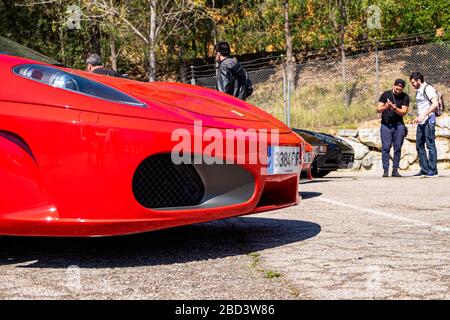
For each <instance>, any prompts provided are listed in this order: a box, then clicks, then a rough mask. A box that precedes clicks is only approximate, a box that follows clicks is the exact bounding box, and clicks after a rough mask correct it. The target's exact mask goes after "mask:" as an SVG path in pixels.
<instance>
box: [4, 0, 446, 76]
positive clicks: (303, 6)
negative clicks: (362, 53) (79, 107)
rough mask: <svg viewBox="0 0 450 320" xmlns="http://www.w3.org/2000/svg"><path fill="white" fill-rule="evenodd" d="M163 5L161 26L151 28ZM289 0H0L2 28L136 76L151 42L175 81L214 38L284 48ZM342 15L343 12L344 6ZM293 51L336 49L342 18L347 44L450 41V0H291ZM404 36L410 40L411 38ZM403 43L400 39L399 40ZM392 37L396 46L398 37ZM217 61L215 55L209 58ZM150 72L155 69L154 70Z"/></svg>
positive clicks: (65, 55) (259, 48) (268, 49)
mask: <svg viewBox="0 0 450 320" xmlns="http://www.w3.org/2000/svg"><path fill="white" fill-rule="evenodd" d="M151 3H154V4H156V15H155V17H156V34H153V35H152V33H151V25H152V19H151ZM283 3H284V1H283V0H19V1H13V0H2V1H0V35H2V36H5V37H7V38H10V39H12V40H15V41H18V42H20V43H22V44H24V45H26V46H29V47H31V48H33V49H35V50H37V51H40V52H42V53H44V54H46V55H49V56H51V57H53V58H55V59H57V60H59V61H61V62H62V63H64V64H65V65H67V66H70V67H75V68H84V67H85V66H84V60H85V58H86V56H87V54H88V53H90V52H97V53H99V54H101V55H102V57H103V58H104V60H105V62H106V64H108V65H110V66H111V65H117V68H118V69H119V72H121V73H129V74H130V75H131V76H132V77H133V78H136V79H140V80H147V79H148V78H149V77H150V78H151V77H152V76H151V70H152V69H151V68H152V67H151V60H152V55H151V52H152V50H153V51H154V54H155V55H154V57H155V59H156V62H157V65H158V68H157V69H156V72H157V75H158V78H159V79H167V78H170V79H174V77H175V76H176V75H179V74H180V71H181V70H180V68H182V67H183V65H184V64H185V62H186V61H195V59H202V61H203V62H206V61H209V62H212V60H211V58H210V57H212V50H213V46H214V42H215V41H217V40H220V39H223V40H227V41H229V42H230V43H232V48H233V52H234V53H235V54H239V55H241V54H267V53H273V52H277V53H282V52H283V51H284V50H285V26H284V17H283ZM341 3H343V5H344V10H345V15H344V17H345V18H344V19H342V15H341V14H340V4H341ZM71 5H77V6H79V7H80V9H81V12H82V15H81V28H80V29H76V28H75V29H70V28H68V25H67V23H68V19H70V18H71V17H70V13H68V11H67V8H68V7H69V6H71ZM289 5H290V17H289V18H290V19H289V21H290V24H291V32H292V37H293V50H294V52H296V53H297V54H301V55H307V54H311V53H320V52H330V51H331V52H332V51H336V52H338V50H339V45H340V34H339V31H340V25H341V24H343V26H344V28H345V46H346V48H347V50H355V51H357V50H358V49H359V48H361V47H364V46H367V45H369V44H371V43H374V42H375V41H380V42H382V43H384V44H390V43H391V42H389V40H391V39H398V38H399V37H402V36H405V35H417V37H418V38H424V37H428V38H430V36H434V35H435V34H436V33H438V34H439V35H440V36H441V38H440V39H449V38H450V37H449V32H448V30H449V28H450V5H449V3H448V0H446V1H435V0H410V1H403V2H402V1H400V2H399V1H394V0H356V1H351V0H295V1H294V0H290V3H289ZM370 6H377V8H380V10H381V17H380V23H381V28H380V29H377V28H375V29H371V28H368V25H367V21H368V18H370V17H369V15H370V14H371V13H370V12H368V10H367V9H368V8H369V7H370ZM405 39H406V38H405ZM433 39H435V38H434V37H433ZM397 43H398V42H397ZM391 45H396V43H395V42H392V43H391ZM208 59H210V60H208ZM149 71H150V73H149Z"/></svg>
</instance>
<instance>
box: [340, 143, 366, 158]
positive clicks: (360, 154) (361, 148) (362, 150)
mask: <svg viewBox="0 0 450 320" xmlns="http://www.w3.org/2000/svg"><path fill="white" fill-rule="evenodd" d="M341 139H342V140H344V141H345V142H347V143H348V144H349V145H351V146H352V148H353V150H354V151H355V160H362V159H363V158H364V157H365V156H366V154H368V153H369V148H368V147H366V146H365V145H363V144H362V143H359V142H355V141H354V140H353V139H352V140H351V139H346V138H341Z"/></svg>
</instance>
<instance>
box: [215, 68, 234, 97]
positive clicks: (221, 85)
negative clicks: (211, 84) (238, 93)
mask: <svg viewBox="0 0 450 320" xmlns="http://www.w3.org/2000/svg"><path fill="white" fill-rule="evenodd" d="M229 73H230V72H229V71H228V70H227V68H223V67H222V68H221V67H219V72H218V73H217V89H218V90H219V91H221V92H224V93H228V94H229V93H230V92H229V91H230V86H231V81H230V75H229Z"/></svg>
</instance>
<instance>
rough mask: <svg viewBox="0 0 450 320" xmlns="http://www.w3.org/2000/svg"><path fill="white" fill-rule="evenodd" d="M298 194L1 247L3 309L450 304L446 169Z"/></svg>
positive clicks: (329, 181)
mask: <svg viewBox="0 0 450 320" xmlns="http://www.w3.org/2000/svg"><path fill="white" fill-rule="evenodd" d="M405 175H407V174H405ZM409 175H412V173H410V174H409ZM300 188H301V196H302V202H301V204H300V205H299V206H295V207H290V208H287V209H282V210H278V211H274V212H268V213H263V214H258V215H253V216H246V217H240V218H234V219H228V220H223V221H216V222H209V223H203V224H198V225H192V226H186V227H181V228H175V229H169V230H163V231H158V232H151V233H147V234H141V235H133V236H123V237H115V238H92V239H47V238H20V237H3V238H1V239H0V299H24V298H25V299H450V171H445V172H441V175H440V177H438V178H415V177H403V178H381V177H380V176H379V175H376V176H375V175H368V174H365V175H361V174H354V173H349V172H336V173H332V174H331V175H330V176H327V177H325V178H323V179H316V180H313V181H307V180H306V181H302V183H301V185H300Z"/></svg>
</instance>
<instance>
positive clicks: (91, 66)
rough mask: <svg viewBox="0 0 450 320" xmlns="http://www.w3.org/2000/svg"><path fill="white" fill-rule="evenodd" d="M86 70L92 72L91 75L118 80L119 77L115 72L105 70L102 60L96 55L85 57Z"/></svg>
mask: <svg viewBox="0 0 450 320" xmlns="http://www.w3.org/2000/svg"><path fill="white" fill-rule="evenodd" d="M86 69H87V71H89V72H92V73H96V74H102V75H104V76H110V77H118V78H120V75H119V74H118V73H117V71H114V70H111V69H108V68H105V67H104V66H103V63H102V58H101V57H100V56H99V55H98V54H96V53H92V54H90V55H89V56H88V57H87V59H86Z"/></svg>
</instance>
